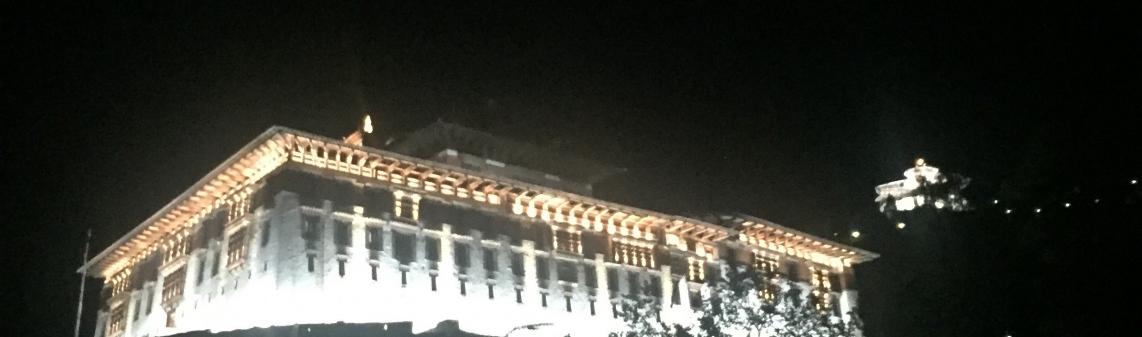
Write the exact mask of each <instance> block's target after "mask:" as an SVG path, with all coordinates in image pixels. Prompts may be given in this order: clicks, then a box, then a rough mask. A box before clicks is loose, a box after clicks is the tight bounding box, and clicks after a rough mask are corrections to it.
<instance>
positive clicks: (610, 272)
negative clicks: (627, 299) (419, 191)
mask: <svg viewBox="0 0 1142 337" xmlns="http://www.w3.org/2000/svg"><path fill="white" fill-rule="evenodd" d="M607 288H608V289H610V290H611V292H612V293H613V292H617V291H619V271H618V270H617V269H615V268H607Z"/></svg>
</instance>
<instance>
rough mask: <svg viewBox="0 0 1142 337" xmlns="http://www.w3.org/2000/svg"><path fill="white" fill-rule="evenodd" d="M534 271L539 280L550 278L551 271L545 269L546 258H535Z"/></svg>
mask: <svg viewBox="0 0 1142 337" xmlns="http://www.w3.org/2000/svg"><path fill="white" fill-rule="evenodd" d="M535 271H536V274H538V275H536V276H538V279H540V280H547V279H549V278H550V277H551V275H550V274H551V270H550V269H548V267H547V257H543V256H536V257H535Z"/></svg>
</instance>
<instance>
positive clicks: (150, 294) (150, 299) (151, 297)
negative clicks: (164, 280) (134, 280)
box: [147, 288, 155, 315]
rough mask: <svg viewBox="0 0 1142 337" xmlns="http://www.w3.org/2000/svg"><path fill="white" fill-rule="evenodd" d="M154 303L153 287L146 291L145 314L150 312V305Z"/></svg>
mask: <svg viewBox="0 0 1142 337" xmlns="http://www.w3.org/2000/svg"><path fill="white" fill-rule="evenodd" d="M154 304H155V289H154V288H151V289H150V290H149V291H147V315H150V314H151V307H153V306H154Z"/></svg>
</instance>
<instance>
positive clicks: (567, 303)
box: [563, 295, 571, 312]
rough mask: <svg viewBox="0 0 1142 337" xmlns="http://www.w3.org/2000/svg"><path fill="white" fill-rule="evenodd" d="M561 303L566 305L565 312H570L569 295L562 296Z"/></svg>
mask: <svg viewBox="0 0 1142 337" xmlns="http://www.w3.org/2000/svg"><path fill="white" fill-rule="evenodd" d="M563 302H564V303H566V307H567V312H571V296H570V295H564V296H563Z"/></svg>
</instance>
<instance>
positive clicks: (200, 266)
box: [194, 259, 206, 285]
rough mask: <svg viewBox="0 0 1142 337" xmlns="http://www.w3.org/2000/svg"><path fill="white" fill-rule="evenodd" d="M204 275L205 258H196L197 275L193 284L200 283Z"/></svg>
mask: <svg viewBox="0 0 1142 337" xmlns="http://www.w3.org/2000/svg"><path fill="white" fill-rule="evenodd" d="M204 275H206V259H202V260H198V275H197V276H198V277H197V278H195V280H194V284H196V285H197V284H202V277H203V276H204Z"/></svg>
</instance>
